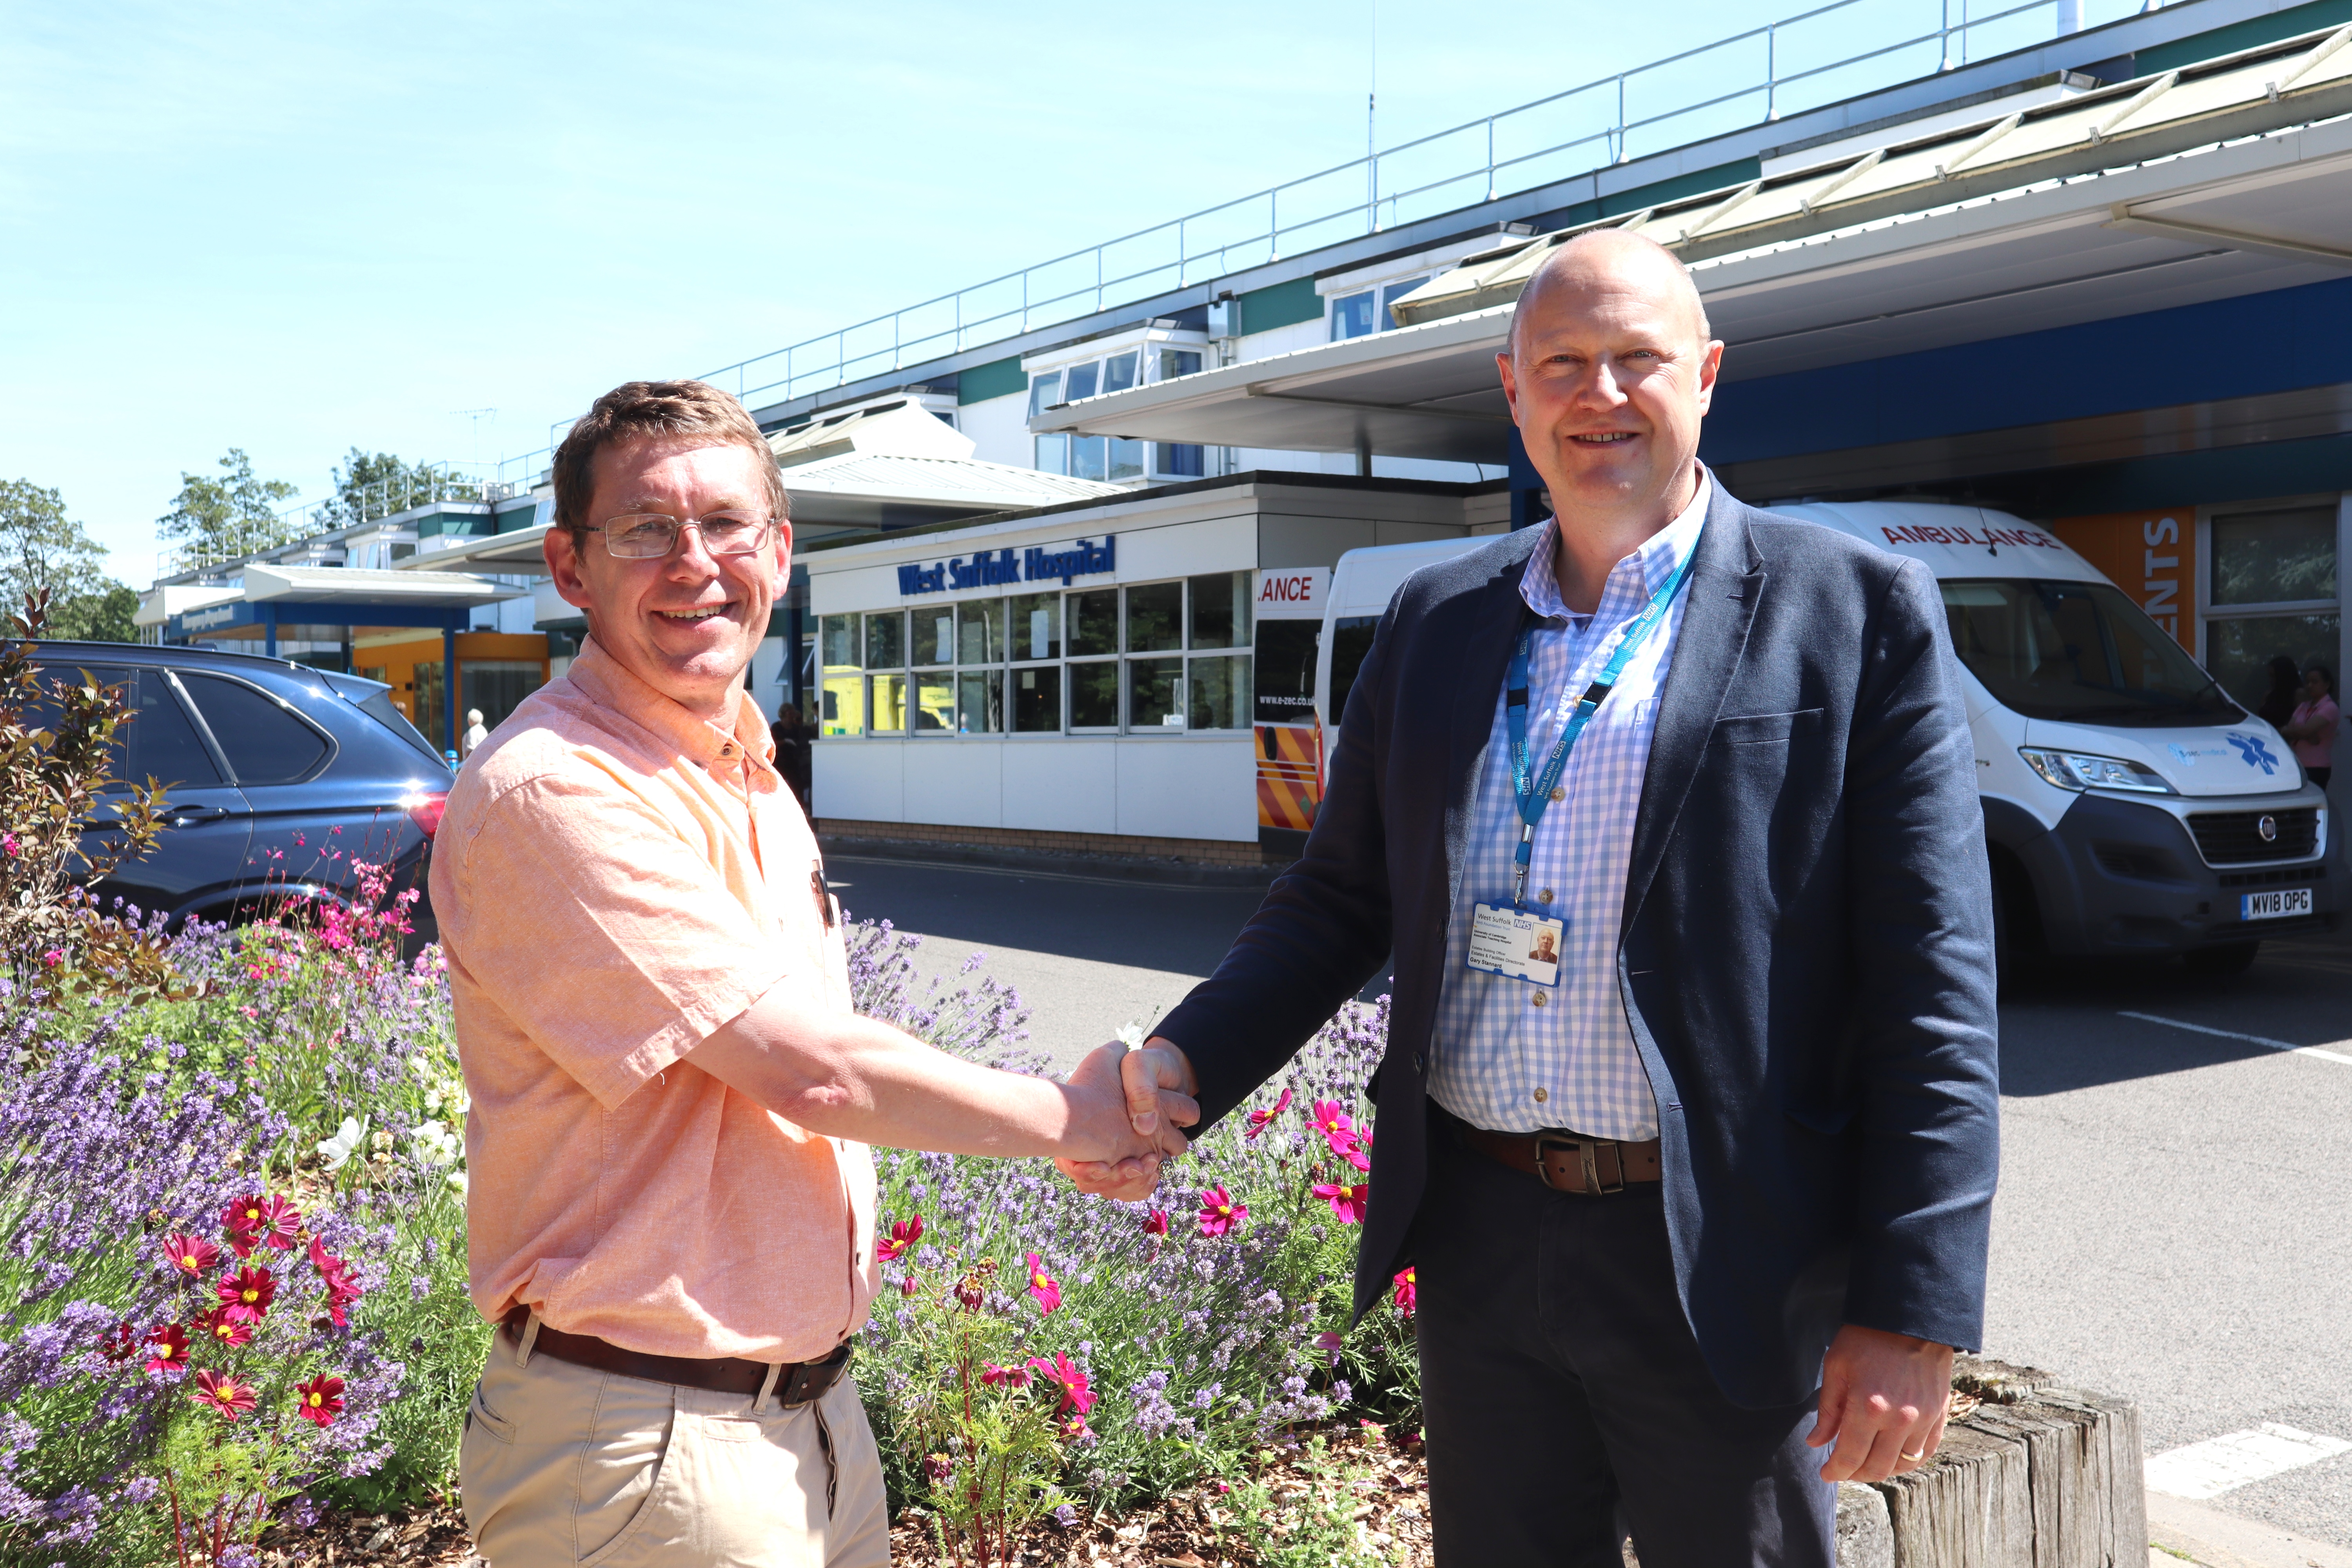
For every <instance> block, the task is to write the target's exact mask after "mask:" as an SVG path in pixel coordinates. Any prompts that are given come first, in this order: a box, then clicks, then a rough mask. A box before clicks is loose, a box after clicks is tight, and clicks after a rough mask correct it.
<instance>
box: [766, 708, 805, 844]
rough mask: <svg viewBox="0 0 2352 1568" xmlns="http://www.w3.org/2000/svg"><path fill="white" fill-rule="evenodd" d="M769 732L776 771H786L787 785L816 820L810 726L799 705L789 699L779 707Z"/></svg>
mask: <svg viewBox="0 0 2352 1568" xmlns="http://www.w3.org/2000/svg"><path fill="white" fill-rule="evenodd" d="M768 734H769V736H770V737H771V738H772V739H773V740H774V742H776V771H777V772H778V773H782V774H783V775H784V784H785V786H786V787H787V788H789V789H790V790H791V791H792V792H793V799H794V800H797V801H799V802H800V803H801V815H802V816H805V817H808V818H809V819H810V820H812V821H814V820H815V817H816V811H815V808H814V807H813V806H812V805H810V804H809V780H810V774H811V769H810V766H809V763H810V754H809V733H808V726H807V725H806V724H805V723H803V721H802V720H801V710H800V708H799V706H798V705H797V704H794V703H791V702H787V703H785V704H784V705H783V706H782V708H779V709H778V710H776V721H775V722H774V723H773V724H771V725H769V726H768Z"/></svg>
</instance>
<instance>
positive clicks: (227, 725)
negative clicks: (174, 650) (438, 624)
mask: <svg viewBox="0 0 2352 1568" xmlns="http://www.w3.org/2000/svg"><path fill="white" fill-rule="evenodd" d="M435 668H436V670H437V669H438V668H439V666H437V665H436V666H435ZM419 673H422V671H421V670H420V672H419ZM182 679H184V681H185V683H186V685H187V689H188V695H189V696H191V697H193V698H194V699H195V700H196V710H197V711H198V712H200V713H202V714H203V715H204V716H205V723H206V724H208V725H210V726H211V727H212V731H213V739H214V740H215V741H217V742H220V749H221V751H222V752H223V753H224V754H225V755H226V756H227V758H228V765H229V771H230V772H232V773H236V782H237V783H239V784H294V783H296V782H298V781H299V780H301V779H304V778H307V777H309V776H310V773H312V772H314V771H315V770H316V769H317V768H318V766H319V764H320V763H323V762H325V761H326V760H327V749H328V748H327V738H326V737H325V736H324V735H321V734H320V733H319V731H316V730H314V729H312V728H311V727H310V725H308V724H305V723H304V722H303V721H301V720H299V719H297V718H296V717H294V715H293V714H292V713H290V712H289V711H288V710H286V708H285V706H284V705H283V704H282V703H280V702H279V701H278V699H276V698H274V697H267V696H264V695H263V694H262V693H260V692H259V691H257V690H255V689H253V688H252V687H250V686H247V685H244V684H242V683H240V682H237V681H234V680H224V679H220V678H219V677H217V676H211V675H188V676H185V677H183V678H182Z"/></svg>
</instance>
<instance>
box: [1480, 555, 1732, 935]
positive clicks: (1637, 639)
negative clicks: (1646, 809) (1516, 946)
mask: <svg viewBox="0 0 2352 1568" xmlns="http://www.w3.org/2000/svg"><path fill="white" fill-rule="evenodd" d="M1697 559H1698V552H1697V550H1696V548H1694V549H1693V550H1692V551H1691V552H1690V553H1689V554H1687V555H1685V557H1683V563H1682V564H1681V565H1680V566H1678V567H1676V568H1675V574H1674V575H1673V576H1671V577H1669V578H1667V579H1666V581H1665V583H1664V585H1663V586H1661V587H1660V588H1659V589H1658V591H1657V592H1656V593H1654V594H1653V595H1650V602H1649V604H1647V605H1644V606H1643V610H1642V613H1641V614H1640V615H1638V616H1634V617H1633V622H1632V623H1631V624H1630V625H1628V626H1626V627H1625V629H1624V631H1623V632H1622V633H1620V634H1619V636H1618V638H1617V647H1616V651H1615V652H1613V653H1612V654H1611V655H1610V656H1609V662H1608V663H1606V664H1604V665H1602V666H1601V670H1600V673H1598V674H1596V675H1595V676H1594V677H1593V678H1592V684H1591V685H1590V686H1588V687H1586V688H1585V689H1584V695H1583V696H1581V697H1580V698H1578V699H1577V700H1576V709H1575V711H1573V712H1571V713H1570V714H1569V716H1568V722H1567V723H1565V724H1563V725H1562V726H1561V727H1560V731H1559V742H1558V743H1557V744H1555V745H1554V746H1553V747H1552V749H1551V755H1550V757H1549V758H1548V759H1547V760H1546V761H1545V763H1544V765H1543V772H1542V773H1541V774H1540V775H1538V777H1536V778H1535V779H1533V780H1530V779H1529V778H1528V648H1529V647H1531V646H1532V644H1533V643H1534V641H1535V635H1536V629H1535V627H1533V626H1525V627H1522V628H1521V629H1520V632H1519V642H1518V647H1517V649H1516V650H1515V651H1514V652H1513V653H1512V655H1511V683H1510V685H1509V686H1508V687H1507V688H1506V689H1504V693H1503V717H1504V721H1505V722H1507V724H1508V725H1509V726H1510V733H1511V788H1512V791H1513V792H1514V793H1515V794H1516V795H1517V796H1518V803H1519V825H1520V826H1519V847H1518V848H1517V851H1515V852H1514V853H1513V855H1512V857H1511V905H1512V907H1513V908H1514V909H1524V908H1526V907H1527V900H1528V865H1529V863H1530V862H1531V861H1532V860H1533V859H1534V858H1535V843H1536V825H1537V824H1538V823H1539V822H1541V821H1542V820H1543V814H1544V808H1545V807H1546V806H1548V805H1550V804H1551V792H1552V791H1553V790H1554V789H1556V788H1558V787H1559V775H1560V773H1561V770H1563V769H1564V768H1566V767H1567V766H1568V754H1569V752H1572V751H1574V750H1575V749H1576V739H1577V737H1578V736H1580V735H1581V734H1583V733H1584V726H1585V725H1587V724H1588V723H1590V722H1591V721H1592V715H1593V714H1594V713H1595V712H1596V711H1597V710H1599V709H1600V707H1601V703H1602V702H1604V701H1606V700H1608V697H1609V693H1610V690H1611V689H1612V688H1613V687H1615V686H1616V684H1617V681H1618V679H1619V678H1620V677H1622V675H1623V674H1624V673H1625V666H1626V665H1628V664H1629V663H1631V662H1633V655H1634V654H1635V653H1637V652H1639V651H1640V650H1641V647H1642V644H1643V642H1644V641H1645V640H1647V638H1648V637H1649V635H1650V633H1651V632H1653V631H1654V630H1655V629H1656V628H1657V625H1658V623H1659V622H1660V621H1662V620H1664V619H1665V618H1666V610H1667V608H1668V606H1670V605H1673V604H1674V602H1675V594H1677V593H1678V592H1680V591H1681V589H1682V585H1683V582H1684V580H1685V578H1687V577H1689V575H1690V570H1691V563H1693V562H1695V561H1696V560H1697Z"/></svg>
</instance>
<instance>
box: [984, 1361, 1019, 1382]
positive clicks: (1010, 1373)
mask: <svg viewBox="0 0 2352 1568" xmlns="http://www.w3.org/2000/svg"><path fill="white" fill-rule="evenodd" d="M980 1381H981V1382H982V1383H984V1384H988V1386H989V1387H991V1388H994V1387H995V1386H996V1385H997V1384H1000V1383H1001V1384H1003V1385H1004V1386H1005V1387H1007V1388H1026V1387H1028V1386H1029V1369H1028V1368H1027V1367H1025V1366H997V1365H995V1364H994V1363H991V1364H990V1365H988V1366H987V1367H985V1368H983V1369H982V1372H981V1374H980Z"/></svg>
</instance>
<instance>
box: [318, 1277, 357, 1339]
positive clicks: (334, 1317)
mask: <svg viewBox="0 0 2352 1568" xmlns="http://www.w3.org/2000/svg"><path fill="white" fill-rule="evenodd" d="M363 1294H365V1292H364V1291H362V1290H361V1289H360V1288H359V1284H358V1282H357V1281H355V1280H353V1279H352V1278H351V1277H350V1276H349V1275H338V1276H336V1277H335V1278H334V1279H331V1280H330V1281H328V1284H327V1318H328V1321H331V1322H332V1323H333V1324H334V1325H335V1327H337V1328H339V1329H341V1328H347V1327H349V1326H350V1323H351V1318H350V1316H349V1314H348V1313H346V1312H345V1310H344V1309H345V1308H347V1307H349V1306H350V1305H351V1304H352V1302H354V1301H356V1300H359V1299H360V1297H361V1296H362V1295H363Z"/></svg>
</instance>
